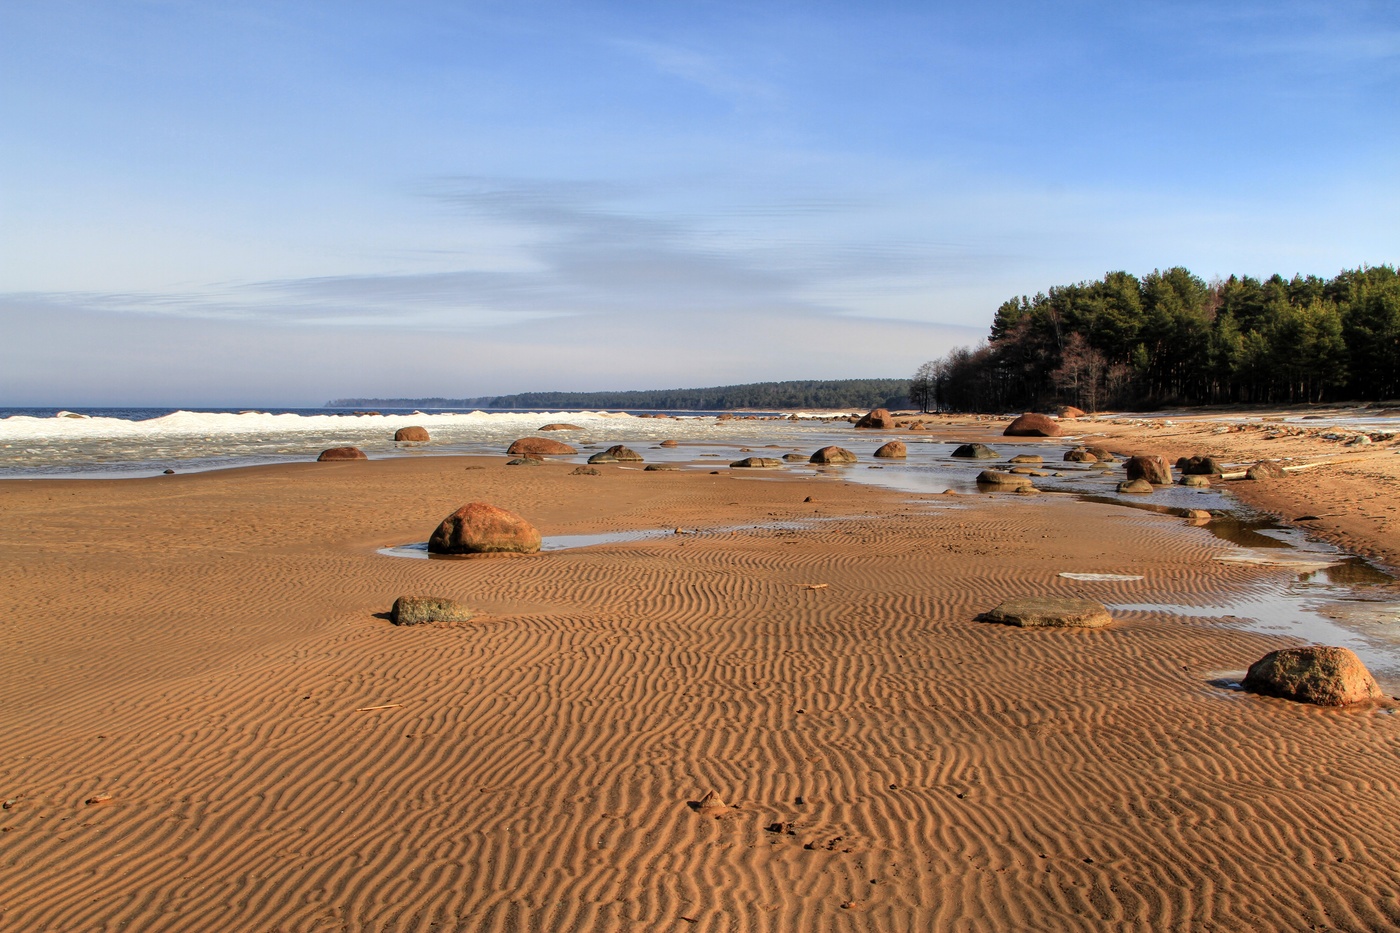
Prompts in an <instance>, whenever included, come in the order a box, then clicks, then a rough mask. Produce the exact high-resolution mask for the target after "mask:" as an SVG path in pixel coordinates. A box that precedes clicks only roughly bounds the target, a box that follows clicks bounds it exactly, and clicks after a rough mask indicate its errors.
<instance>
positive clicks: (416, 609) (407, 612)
mask: <svg viewBox="0 0 1400 933" xmlns="http://www.w3.org/2000/svg"><path fill="white" fill-rule="evenodd" d="M475 615H476V613H475V612H474V611H473V610H472V609H470V608H469V607H467V606H466V605H465V604H463V603H459V602H457V601H456V600H455V599H445V598H443V597H441V596H400V597H399V598H398V599H396V600H394V608H393V610H392V611H391V612H390V613H389V621H390V622H393V623H394V624H395V625H425V624H427V623H429V622H468V621H470V620H471V619H472V617H473V616H475Z"/></svg>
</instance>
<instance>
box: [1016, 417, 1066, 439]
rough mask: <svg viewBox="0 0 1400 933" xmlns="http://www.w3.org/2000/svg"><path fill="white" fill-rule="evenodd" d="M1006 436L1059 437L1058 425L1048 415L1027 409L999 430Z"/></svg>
mask: <svg viewBox="0 0 1400 933" xmlns="http://www.w3.org/2000/svg"><path fill="white" fill-rule="evenodd" d="M1001 433H1002V434H1004V435H1006V436H1007V437H1059V436H1060V426H1059V425H1058V424H1056V423H1055V419H1054V418H1051V417H1050V416H1049V415H1042V414H1039V413H1038V412H1033V411H1028V412H1026V413H1025V414H1024V415H1022V416H1021V417H1019V418H1017V419H1016V420H1015V421H1012V422H1011V423H1010V424H1008V425H1007V426H1006V430H1005V431H1003V432H1001Z"/></svg>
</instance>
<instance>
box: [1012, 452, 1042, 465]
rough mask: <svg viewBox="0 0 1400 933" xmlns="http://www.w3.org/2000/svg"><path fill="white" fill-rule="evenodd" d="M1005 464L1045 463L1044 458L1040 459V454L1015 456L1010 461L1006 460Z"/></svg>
mask: <svg viewBox="0 0 1400 933" xmlns="http://www.w3.org/2000/svg"><path fill="white" fill-rule="evenodd" d="M1006 462H1007V463H1044V462H1045V458H1044V457H1042V456H1041V455H1040V454H1017V455H1016V456H1014V457H1012V458H1011V459H1010V460H1008V461H1006Z"/></svg>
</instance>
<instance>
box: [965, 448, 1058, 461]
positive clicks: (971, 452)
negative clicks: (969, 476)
mask: <svg viewBox="0 0 1400 933" xmlns="http://www.w3.org/2000/svg"><path fill="white" fill-rule="evenodd" d="M950 456H953V457H965V458H969V459H972V460H995V459H996V458H997V457H999V456H1001V454H999V453H997V452H996V451H995V450H992V448H990V447H988V446H987V445H986V444H963V445H962V446H961V447H959V448H957V449H956V450H954V451H953V452H952V454H950ZM1039 462H1040V458H1039V457H1037V458H1036V463H1039Z"/></svg>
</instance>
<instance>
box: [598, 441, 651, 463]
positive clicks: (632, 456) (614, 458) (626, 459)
mask: <svg viewBox="0 0 1400 933" xmlns="http://www.w3.org/2000/svg"><path fill="white" fill-rule="evenodd" d="M641 460H642V455H641V454H639V453H637V452H636V451H635V450H633V449H632V448H630V447H624V446H623V445H621V444H614V445H613V446H611V447H609V448H608V449H607V450H604V451H602V452H600V453H596V454H594V455H593V456H591V457H589V458H588V462H589V463H640V462H641Z"/></svg>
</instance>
